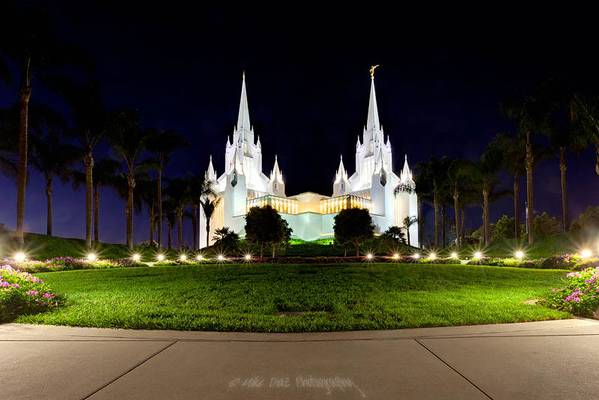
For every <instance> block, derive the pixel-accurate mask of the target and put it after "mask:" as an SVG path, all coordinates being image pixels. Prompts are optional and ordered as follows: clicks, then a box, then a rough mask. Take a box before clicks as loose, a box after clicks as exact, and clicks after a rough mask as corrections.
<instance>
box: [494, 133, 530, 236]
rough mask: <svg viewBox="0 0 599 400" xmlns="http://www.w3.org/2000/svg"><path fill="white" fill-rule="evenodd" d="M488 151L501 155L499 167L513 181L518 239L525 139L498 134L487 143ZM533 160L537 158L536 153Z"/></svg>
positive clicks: (524, 171) (524, 167)
mask: <svg viewBox="0 0 599 400" xmlns="http://www.w3.org/2000/svg"><path fill="white" fill-rule="evenodd" d="M487 148H488V149H491V150H492V151H494V152H497V153H499V154H501V166H502V168H503V169H504V170H506V171H507V172H508V173H509V174H510V175H511V177H512V179H513V198H514V225H515V228H514V229H515V231H514V237H515V238H516V240H519V239H520V179H521V177H522V176H524V174H525V173H526V138H525V137H524V136H523V135H521V134H520V135H511V134H509V133H499V134H498V135H496V136H495V137H494V138H493V140H492V141H491V142H490V143H489V145H488V147H487ZM534 153H535V157H533V158H534V159H538V158H539V154H538V151H537V152H534Z"/></svg>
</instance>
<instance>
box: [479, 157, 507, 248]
mask: <svg viewBox="0 0 599 400" xmlns="http://www.w3.org/2000/svg"><path fill="white" fill-rule="evenodd" d="M500 162H501V159H500V158H499V155H498V154H497V153H496V152H495V151H493V149H487V150H486V151H485V152H484V153H483V155H482V156H481V158H480V160H479V161H478V162H477V163H476V164H475V166H476V168H475V169H474V170H473V172H474V173H475V175H474V179H475V182H476V185H477V186H478V188H479V190H480V193H481V195H482V201H483V207H482V208H483V216H482V220H483V243H484V245H485V246H488V245H489V244H490V243H491V229H490V228H491V224H490V220H489V219H490V210H489V208H490V207H489V203H490V201H491V200H494V198H495V197H497V196H498V195H499V194H500V193H498V192H497V190H496V188H497V186H498V184H499V179H498V176H497V173H498V172H499V168H500V165H501V164H500ZM501 194H502V193H501Z"/></svg>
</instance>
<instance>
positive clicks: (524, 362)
mask: <svg viewBox="0 0 599 400" xmlns="http://www.w3.org/2000/svg"><path fill="white" fill-rule="evenodd" d="M598 371H599V321H593V320H584V319H571V320H562V321H548V322H532V323H523V324H505V325H483V326H469V327H451V328H425V329H406V330H400V331H377V332H375V331H368V332H341V333H310V334H258V333H217V332H177V331H132V330H110V329H93V328H67V327H52V326H34V325H18V324H6V325H0V382H1V383H2V389H1V392H0V398H2V399H63V400H66V399H87V398H89V399H321V398H326V399H436V400H438V399H510V400H511V399H543V400H547V399H569V400H573V399H592V398H597V393H599V372H598Z"/></svg>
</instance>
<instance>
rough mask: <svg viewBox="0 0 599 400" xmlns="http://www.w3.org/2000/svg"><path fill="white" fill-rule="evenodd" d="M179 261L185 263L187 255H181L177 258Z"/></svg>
mask: <svg viewBox="0 0 599 400" xmlns="http://www.w3.org/2000/svg"><path fill="white" fill-rule="evenodd" d="M179 261H187V254H181V255H180V256H179Z"/></svg>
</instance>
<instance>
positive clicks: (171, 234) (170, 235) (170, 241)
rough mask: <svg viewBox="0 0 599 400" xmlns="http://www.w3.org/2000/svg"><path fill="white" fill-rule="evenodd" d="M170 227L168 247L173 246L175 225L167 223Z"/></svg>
mask: <svg viewBox="0 0 599 400" xmlns="http://www.w3.org/2000/svg"><path fill="white" fill-rule="evenodd" d="M167 228H168V249H169V250H170V249H172V248H173V226H172V225H171V224H167Z"/></svg>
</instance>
